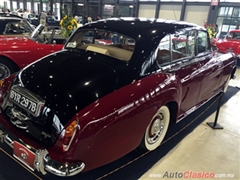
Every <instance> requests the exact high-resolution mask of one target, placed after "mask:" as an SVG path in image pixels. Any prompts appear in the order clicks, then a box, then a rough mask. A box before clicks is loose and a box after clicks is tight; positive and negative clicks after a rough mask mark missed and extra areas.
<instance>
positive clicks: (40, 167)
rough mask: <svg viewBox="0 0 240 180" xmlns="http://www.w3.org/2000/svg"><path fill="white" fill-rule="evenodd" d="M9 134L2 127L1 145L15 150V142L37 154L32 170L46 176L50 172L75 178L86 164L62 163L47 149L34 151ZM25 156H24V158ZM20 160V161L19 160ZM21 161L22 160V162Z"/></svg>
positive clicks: (0, 130)
mask: <svg viewBox="0 0 240 180" xmlns="http://www.w3.org/2000/svg"><path fill="white" fill-rule="evenodd" d="M10 136H11V137H12V135H10V133H9V132H7V130H6V129H5V128H3V126H2V125H1V126H0V143H6V144H7V145H8V146H10V147H11V148H12V149H14V142H18V143H20V144H21V145H22V146H24V148H25V149H26V150H29V151H31V152H33V153H34V154H35V159H34V168H33V169H32V170H37V171H39V172H41V173H42V174H43V175H45V174H46V173H47V172H50V173H52V174H54V175H57V176H73V175H76V174H78V173H80V172H81V171H82V170H83V169H84V167H85V164H84V163H83V162H78V163H60V162H57V161H55V160H54V159H51V157H50V155H49V153H48V151H47V149H34V148H33V147H31V146H29V145H26V144H24V143H23V142H21V140H19V139H17V138H10ZM24 155H25V154H23V157H24ZM18 160H19V159H18ZM20 161H21V160H20Z"/></svg>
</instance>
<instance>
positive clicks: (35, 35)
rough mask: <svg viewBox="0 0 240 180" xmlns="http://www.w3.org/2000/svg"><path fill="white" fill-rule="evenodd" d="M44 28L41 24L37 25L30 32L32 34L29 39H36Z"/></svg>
mask: <svg viewBox="0 0 240 180" xmlns="http://www.w3.org/2000/svg"><path fill="white" fill-rule="evenodd" d="M43 29H44V26H43V25H42V24H39V25H38V27H37V28H35V29H34V31H33V32H32V34H31V35H30V38H31V39H33V40H35V39H36V38H38V37H39V36H40V34H41V32H42V31H43Z"/></svg>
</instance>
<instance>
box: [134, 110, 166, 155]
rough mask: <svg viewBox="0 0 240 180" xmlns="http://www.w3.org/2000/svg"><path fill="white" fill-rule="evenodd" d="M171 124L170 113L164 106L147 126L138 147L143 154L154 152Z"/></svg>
mask: <svg viewBox="0 0 240 180" xmlns="http://www.w3.org/2000/svg"><path fill="white" fill-rule="evenodd" d="M169 122H170V111H169V109H168V107H167V106H162V107H161V108H160V109H159V110H158V111H157V113H156V114H155V115H154V116H153V118H152V120H151V122H150V123H149V125H148V126H147V129H146V131H145V134H144V136H143V139H142V141H141V143H140V145H139V147H138V149H137V150H138V151H139V152H141V153H144V152H147V151H153V150H154V149H156V148H157V147H158V146H159V145H160V144H161V143H162V141H163V139H164V137H165V135H166V133H167V130H168V126H169Z"/></svg>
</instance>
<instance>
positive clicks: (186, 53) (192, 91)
mask: <svg viewBox="0 0 240 180" xmlns="http://www.w3.org/2000/svg"><path fill="white" fill-rule="evenodd" d="M195 34H196V31H195V30H192V29H190V30H184V31H181V32H177V33H175V34H173V35H171V36H170V38H169V39H170V41H171V43H170V44H171V49H170V52H171V53H168V52H169V49H168V44H169V43H167V38H163V40H164V41H162V43H160V44H161V45H160V46H159V50H158V56H159V57H158V64H159V65H160V66H164V64H165V63H166V62H167V61H168V59H169V58H171V68H170V69H169V70H168V71H167V72H168V73H171V74H172V75H175V76H176V78H177V79H178V82H179V84H180V86H181V90H180V92H181V93H180V109H179V110H180V111H179V115H178V119H180V118H181V117H183V116H185V115H186V113H190V112H191V109H192V108H194V107H195V105H196V102H197V97H198V94H199V89H200V85H201V78H202V77H201V75H200V74H199V68H200V64H199V62H198V59H196V58H195Z"/></svg>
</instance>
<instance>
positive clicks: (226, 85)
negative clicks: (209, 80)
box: [223, 76, 231, 93]
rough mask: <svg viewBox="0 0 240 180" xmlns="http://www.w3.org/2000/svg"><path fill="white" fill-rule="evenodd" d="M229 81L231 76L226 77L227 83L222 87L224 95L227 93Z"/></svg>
mask: <svg viewBox="0 0 240 180" xmlns="http://www.w3.org/2000/svg"><path fill="white" fill-rule="evenodd" d="M230 79H231V76H229V77H228V79H227V82H226V83H225V85H224V87H223V93H226V92H227V89H228V86H229V82H230Z"/></svg>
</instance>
